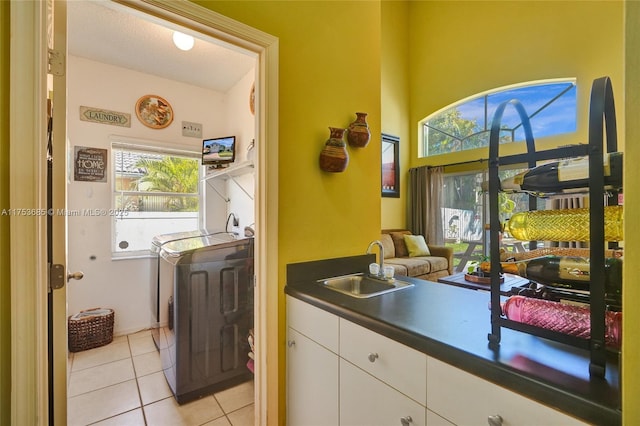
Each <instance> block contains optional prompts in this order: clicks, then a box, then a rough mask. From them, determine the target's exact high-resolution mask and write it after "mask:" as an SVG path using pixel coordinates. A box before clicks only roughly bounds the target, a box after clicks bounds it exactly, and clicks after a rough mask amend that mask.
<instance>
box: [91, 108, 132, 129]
mask: <svg viewBox="0 0 640 426" xmlns="http://www.w3.org/2000/svg"><path fill="white" fill-rule="evenodd" d="M80 120H81V121H91V122H93V123H100V124H111V125H112V126H121V127H131V114H127V113H124V112H117V111H109V110H107V109H100V108H92V107H87V106H81V107H80Z"/></svg>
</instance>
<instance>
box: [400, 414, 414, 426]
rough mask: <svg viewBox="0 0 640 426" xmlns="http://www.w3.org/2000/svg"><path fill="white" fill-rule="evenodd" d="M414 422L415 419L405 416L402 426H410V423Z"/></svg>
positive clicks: (401, 420)
mask: <svg viewBox="0 0 640 426" xmlns="http://www.w3.org/2000/svg"><path fill="white" fill-rule="evenodd" d="M412 422H413V419H412V418H411V416H405V417H402V418H401V419H400V424H402V426H409V423H412Z"/></svg>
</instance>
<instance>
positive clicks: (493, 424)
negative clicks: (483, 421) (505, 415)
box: [487, 414, 502, 426]
mask: <svg viewBox="0 0 640 426" xmlns="http://www.w3.org/2000/svg"><path fill="white" fill-rule="evenodd" d="M487 422H488V423H489V426H502V416H501V415H500V414H495V415H493V416H489V417H488V418H487Z"/></svg>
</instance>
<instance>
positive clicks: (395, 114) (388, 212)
mask: <svg viewBox="0 0 640 426" xmlns="http://www.w3.org/2000/svg"><path fill="white" fill-rule="evenodd" d="M408 23H409V3H407V2H398V1H392V2H391V1H385V2H382V50H381V52H380V55H381V59H382V64H381V66H382V87H381V96H382V106H381V108H382V132H383V133H387V134H391V135H394V136H398V137H400V198H388V197H385V198H382V202H381V213H382V224H381V227H382V229H394V228H405V227H406V226H407V224H406V215H407V213H406V212H407V208H406V205H407V201H406V200H407V188H408V187H409V182H408V180H407V171H408V170H409V164H410V155H411V149H410V146H411V144H410V138H409V135H410V126H409V120H408V118H409V25H408Z"/></svg>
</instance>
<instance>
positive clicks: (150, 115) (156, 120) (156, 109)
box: [136, 95, 173, 129]
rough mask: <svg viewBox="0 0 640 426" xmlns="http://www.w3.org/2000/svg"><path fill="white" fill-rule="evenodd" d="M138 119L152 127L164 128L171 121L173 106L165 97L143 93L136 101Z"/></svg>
mask: <svg viewBox="0 0 640 426" xmlns="http://www.w3.org/2000/svg"><path fill="white" fill-rule="evenodd" d="M136 115H137V116H138V120H140V122H141V123H142V124H144V125H145V126H147V127H151V128H152V129H164V128H165V127H167V126H169V124H171V122H172V121H173V108H171V105H170V104H169V102H167V100H166V99H164V98H161V97H160V96H156V95H144V96H143V97H141V98H140V99H138V102H136Z"/></svg>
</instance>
